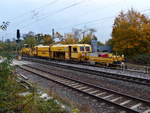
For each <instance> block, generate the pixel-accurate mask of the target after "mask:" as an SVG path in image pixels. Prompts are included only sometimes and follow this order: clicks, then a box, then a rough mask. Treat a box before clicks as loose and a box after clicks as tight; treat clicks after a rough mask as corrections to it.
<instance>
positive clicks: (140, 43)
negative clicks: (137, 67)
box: [111, 9, 150, 56]
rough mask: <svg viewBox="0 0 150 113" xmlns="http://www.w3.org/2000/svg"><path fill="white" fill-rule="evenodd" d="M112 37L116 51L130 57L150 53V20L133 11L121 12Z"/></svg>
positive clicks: (115, 22) (116, 20)
mask: <svg viewBox="0 0 150 113" xmlns="http://www.w3.org/2000/svg"><path fill="white" fill-rule="evenodd" d="M112 37H113V38H112V40H111V44H112V46H113V50H114V51H117V52H120V53H124V54H126V55H129V56H131V55H137V54H141V53H149V49H150V19H148V18H147V17H146V16H144V15H143V14H140V13H139V12H136V11H134V10H133V9H131V10H129V11H128V12H127V13H124V12H121V13H120V14H119V16H118V17H117V18H116V19H115V21H114V25H113V31H112Z"/></svg>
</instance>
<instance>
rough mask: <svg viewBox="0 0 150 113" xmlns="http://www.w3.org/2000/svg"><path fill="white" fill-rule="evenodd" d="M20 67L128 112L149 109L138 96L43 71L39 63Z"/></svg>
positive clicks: (146, 111) (142, 111) (147, 102)
mask: <svg viewBox="0 0 150 113" xmlns="http://www.w3.org/2000/svg"><path fill="white" fill-rule="evenodd" d="M20 68H22V69H23V70H26V71H29V72H31V73H34V74H36V75H37V76H41V77H43V78H45V79H48V80H51V81H53V82H57V83H58V84H61V85H63V86H65V87H68V88H71V89H73V90H76V91H79V92H80V93H84V94H86V95H88V96H90V97H93V98H95V99H97V100H100V101H104V102H106V103H108V104H110V105H113V106H116V107H117V108H119V109H122V110H125V111H127V112H129V113H148V112H149V111H150V102H149V101H146V100H143V99H140V98H135V97H132V96H129V95H125V94H122V93H118V92H116V91H113V90H110V89H106V88H104V87H98V86H96V85H94V84H91V83H87V82H83V81H81V80H76V79H73V78H71V77H66V76H61V75H59V74H54V73H51V72H50V71H45V69H44V68H43V67H41V66H39V65H38V67H37V66H31V65H30V66H29V65H24V66H20Z"/></svg>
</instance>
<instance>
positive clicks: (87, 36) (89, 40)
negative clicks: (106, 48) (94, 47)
mask: <svg viewBox="0 0 150 113" xmlns="http://www.w3.org/2000/svg"><path fill="white" fill-rule="evenodd" d="M91 41H92V37H91V34H87V35H86V36H85V37H84V38H83V39H82V40H81V41H80V44H91Z"/></svg>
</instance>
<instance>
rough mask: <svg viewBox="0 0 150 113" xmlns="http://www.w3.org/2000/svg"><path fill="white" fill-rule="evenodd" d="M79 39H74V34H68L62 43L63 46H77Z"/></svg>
mask: <svg viewBox="0 0 150 113" xmlns="http://www.w3.org/2000/svg"><path fill="white" fill-rule="evenodd" d="M77 43H78V39H77V38H74V36H73V35H72V34H66V36H65V39H64V41H62V44H77Z"/></svg>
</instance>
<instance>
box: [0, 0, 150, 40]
mask: <svg viewBox="0 0 150 113" xmlns="http://www.w3.org/2000/svg"><path fill="white" fill-rule="evenodd" d="M71 6H72V7H71ZM64 8H66V9H64ZM131 8H134V9H135V10H138V11H143V12H142V13H145V14H146V15H147V16H149V15H150V9H149V8H150V0H0V23H2V21H10V22H11V24H10V26H9V28H8V30H7V31H0V40H1V39H2V38H1V37H2V36H3V37H4V38H5V39H6V38H9V39H12V38H15V37H16V29H20V30H21V33H27V32H28V31H33V32H35V33H49V34H50V33H51V29H52V28H55V30H56V31H59V32H61V33H62V34H64V33H67V32H71V31H72V28H73V27H74V28H84V27H86V28H95V29H97V33H96V35H97V37H98V39H99V40H100V41H102V42H105V41H107V40H108V39H109V38H110V37H111V31H112V25H113V20H114V18H115V17H116V16H117V15H118V14H119V12H120V11H121V10H124V11H126V10H128V9H131ZM146 9H148V10H146ZM144 10H146V11H144ZM93 20H97V21H93ZM89 21H90V23H88V24H87V22H89ZM91 21H92V22H91ZM81 23H82V24H81ZM83 23H84V24H83ZM77 24H80V25H78V26H75V25H77Z"/></svg>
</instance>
